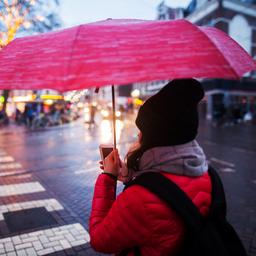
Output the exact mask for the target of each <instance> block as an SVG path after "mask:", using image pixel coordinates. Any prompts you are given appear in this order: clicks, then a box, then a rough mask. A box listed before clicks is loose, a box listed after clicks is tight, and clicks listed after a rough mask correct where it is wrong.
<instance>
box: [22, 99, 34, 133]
mask: <svg viewBox="0 0 256 256" xmlns="http://www.w3.org/2000/svg"><path fill="white" fill-rule="evenodd" d="M24 117H25V122H26V125H27V127H29V128H30V127H31V125H32V121H33V118H34V112H33V107H32V104H31V103H26V105H25V110H24Z"/></svg>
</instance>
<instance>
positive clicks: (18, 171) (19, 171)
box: [0, 169, 25, 177]
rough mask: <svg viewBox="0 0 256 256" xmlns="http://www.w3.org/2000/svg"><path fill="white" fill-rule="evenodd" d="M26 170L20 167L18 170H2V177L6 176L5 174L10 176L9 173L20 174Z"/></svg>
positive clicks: (0, 175) (0, 173)
mask: <svg viewBox="0 0 256 256" xmlns="http://www.w3.org/2000/svg"><path fill="white" fill-rule="evenodd" d="M24 172H25V171H24V170H22V169H18V170H16V171H10V172H2V171H1V172H0V177H5V176H9V175H15V174H20V173H24Z"/></svg>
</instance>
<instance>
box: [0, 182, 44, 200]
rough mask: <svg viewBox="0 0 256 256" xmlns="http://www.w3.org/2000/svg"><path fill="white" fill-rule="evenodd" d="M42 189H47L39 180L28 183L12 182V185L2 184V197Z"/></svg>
mask: <svg viewBox="0 0 256 256" xmlns="http://www.w3.org/2000/svg"><path fill="white" fill-rule="evenodd" d="M41 191H45V189H44V188H43V186H42V185H41V184H40V183H39V182H27V183H19V184H12V185H2V186H0V197H3V196H13V195H23V194H29V193H36V192H41Z"/></svg>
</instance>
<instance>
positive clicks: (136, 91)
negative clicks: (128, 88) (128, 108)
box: [131, 89, 140, 98]
mask: <svg viewBox="0 0 256 256" xmlns="http://www.w3.org/2000/svg"><path fill="white" fill-rule="evenodd" d="M131 96H132V97H133V98H138V97H139V96H140V90H138V89H135V90H133V91H132V92H131Z"/></svg>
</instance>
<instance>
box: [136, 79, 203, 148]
mask: <svg viewBox="0 0 256 256" xmlns="http://www.w3.org/2000/svg"><path fill="white" fill-rule="evenodd" d="M203 97H204V90H203V88H202V85H201V84H200V82H198V81H197V80H195V79H179V80H172V81H171V82H169V83H168V84H167V85H166V86H164V87H163V88H162V89H161V90H160V91H159V92H158V93H157V94H155V95H154V96H152V97H151V98H149V99H148V100H147V101H146V102H145V103H144V104H143V105H142V106H141V108H140V109H139V112H138V116H137V118H136V121H135V123H136V125H137V127H138V128H139V130H140V131H141V132H142V135H143V136H144V138H145V137H146V138H150V140H151V142H153V146H171V145H180V144H184V143H187V142H189V141H192V140H193V139H194V138H195V137H196V135H197V129H198V110H197V105H198V103H199V101H200V100H201V99H202V98H203Z"/></svg>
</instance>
